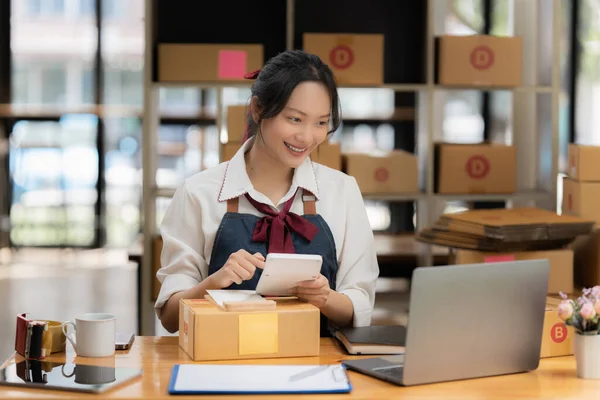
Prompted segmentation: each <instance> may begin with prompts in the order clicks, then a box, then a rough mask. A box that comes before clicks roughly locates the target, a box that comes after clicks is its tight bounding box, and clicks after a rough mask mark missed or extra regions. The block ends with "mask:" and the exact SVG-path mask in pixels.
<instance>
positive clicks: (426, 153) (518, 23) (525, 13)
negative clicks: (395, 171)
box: [0, 0, 561, 335]
mask: <svg viewBox="0 0 600 400" xmlns="http://www.w3.org/2000/svg"><path fill="white" fill-rule="evenodd" d="M294 1H295V0H286V2H287V10H288V13H287V16H286V27H287V29H286V32H287V33H286V46H287V48H290V49H291V48H292V46H293V36H294V34H295V32H294V28H293V27H294V18H295V16H294ZM426 1H427V2H428V7H427V9H428V12H427V27H426V28H427V29H426V32H424V34H425V39H426V49H425V51H426V64H425V68H426V71H425V75H426V81H425V82H423V83H419V84H383V85H373V86H370V85H366V86H363V85H341V86H339V88H340V89H388V90H393V91H395V92H407V93H409V92H413V93H418V94H419V95H420V96H416V99H415V100H416V106H415V110H414V120H415V122H416V124H415V125H416V127H415V136H416V143H417V147H418V148H417V151H416V154H417V156H418V157H419V168H420V169H421V170H424V171H425V176H424V178H425V182H424V188H423V189H424V192H423V193H397V194H396V193H390V194H382V195H364V196H363V198H364V199H365V200H373V201H388V202H403V201H406V202H410V201H418V202H419V207H417V224H418V226H417V230H418V229H422V228H424V227H427V226H430V225H431V224H432V223H434V222H435V221H436V220H437V219H438V217H439V214H440V213H441V212H443V210H444V207H439V206H440V205H442V203H443V202H444V201H467V202H468V201H484V202H485V201H489V202H492V201H515V203H518V202H519V201H521V200H522V201H524V202H528V201H532V202H536V203H537V202H539V203H540V204H544V205H546V206H548V207H552V206H554V203H555V201H556V197H557V195H556V190H557V187H556V182H555V179H556V176H557V174H558V151H559V149H558V125H559V124H558V114H559V96H560V90H561V88H560V52H559V51H556V49H558V48H559V47H560V40H561V34H560V0H552V1H550V0H549V1H546V2H533V1H527V2H526V1H521V2H515V4H514V7H513V10H512V18H511V21H512V24H511V27H510V29H511V33H512V34H513V35H514V36H520V37H524V38H525V40H524V41H523V60H522V66H523V76H524V77H538V76H542V75H544V72H542V69H544V70H545V69H546V68H547V67H549V66H551V69H552V82H551V84H546V83H544V84H538V83H533V84H526V85H521V86H519V87H490V86H445V85H439V84H437V83H436V82H435V73H434V72H435V62H434V58H435V48H434V43H435V38H436V36H437V35H439V34H442V33H444V21H445V20H444V17H445V16H446V15H447V13H448V6H447V2H444V1H438V0H426ZM149 4H152V2H148V3H147V7H146V15H145V17H144V20H145V38H146V39H145V54H144V57H145V62H144V66H145V67H144V106H143V111H144V112H143V114H142V117H143V138H144V140H143V141H142V150H143V164H144V169H143V178H144V179H143V194H144V197H143V200H144V201H143V207H144V215H143V220H144V224H143V232H144V253H145V254H151V253H152V249H153V247H152V239H153V236H154V235H155V233H156V231H157V229H156V198H157V197H162V198H168V197H172V196H173V194H174V193H175V189H173V188H162V187H157V183H156V169H157V164H158V162H157V151H156V149H157V143H158V137H157V136H158V135H157V132H158V125H159V122H160V113H159V101H158V92H159V91H158V89H159V88H163V87H164V88H198V89H209V88H210V89H216V95H217V104H218V107H219V111H218V112H217V115H216V116H215V123H216V125H217V127H218V129H219V130H220V129H221V128H222V125H223V115H224V110H223V107H224V105H223V89H224V88H230V87H231V88H250V86H251V85H252V83H253V82H252V81H239V82H155V81H153V76H152V65H154V61H155V60H153V54H154V52H153V46H154V42H153V41H154V33H155V32H154V29H153V27H152V23H151V22H152V21H153V20H154V18H153V9H152V7H149V6H148V5H149ZM550 7H552V10H549V8H550ZM550 11H551V13H552V21H551V27H552V43H551V44H552V45H551V48H550V46H548V48H546V47H544V48H543V49H542V51H538V49H537V46H538V43H537V40H538V37H539V31H540V27H541V25H543V24H540V21H542V22H544V23H545V22H550V21H546V19H545V18H546V16H548V14H549V13H550ZM390 17H391V18H393V16H390ZM542 18H544V19H543V20H542ZM532 49H534V50H535V51H532ZM552 49H554V50H552ZM457 90H471V91H509V92H512V93H513V94H532V96H525V95H521V96H519V95H517V96H513V106H512V108H513V109H512V112H513V116H514V118H513V119H512V124H513V126H512V128H513V132H515V134H513V137H512V141H513V146H515V148H516V149H517V152H516V153H517V154H516V157H517V165H518V166H519V173H518V176H517V184H518V187H523V188H536V187H538V186H537V183H538V182H540V178H541V177H542V176H543V177H544V178H548V177H550V180H551V181H550V185H549V186H550V187H549V189H548V191H547V192H544V191H540V190H533V189H532V190H531V191H522V192H517V193H511V194H449V195H446V194H436V193H434V160H433V148H434V143H435V142H437V141H440V140H441V139H442V135H441V132H443V121H444V113H443V108H444V105H445V103H444V96H445V94H446V93H444V92H445V91H448V92H451V91H457ZM536 94H548V95H549V97H551V110H545V108H543V107H538V104H537V102H538V96H536ZM546 108H548V107H546ZM1 111H2V110H0V112H1ZM5 112H6V111H5ZM367 119H370V118H367ZM350 120H351V119H350ZM542 129H544V131H543V132H544V134H543V135H540V132H542ZM538 135H539V136H538ZM540 148H551V153H552V156H551V162H550V163H548V164H544V165H543V166H541V163H540V160H539V151H540ZM540 168H543V170H540ZM424 247H425V248H427V249H428V250H426V254H425V256H424V257H422V258H420V259H419V264H420V265H433V255H434V252H432V250H431V247H432V246H424ZM151 258H152V257H144V258H143V265H142V268H141V273H142V276H141V280H140V282H141V288H140V296H141V297H140V298H141V299H142V304H141V308H142V309H141V312H142V332H140V333H141V334H144V335H149V334H152V333H153V332H154V328H153V324H154V319H155V313H154V308H153V302H151V301H149V300H148V299H150V289H151V288H150V283H151V282H152V279H154V276H153V272H152V265H151Z"/></svg>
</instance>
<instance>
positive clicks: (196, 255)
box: [154, 184, 208, 316]
mask: <svg viewBox="0 0 600 400" xmlns="http://www.w3.org/2000/svg"><path fill="white" fill-rule="evenodd" d="M160 231H161V236H162V240H163V248H162V252H161V260H160V261H161V268H160V269H159V270H158V272H157V273H156V277H157V278H158V280H159V282H160V283H161V288H160V292H159V294H158V298H157V299H156V303H155V305H154V308H155V311H156V313H157V315H158V316H160V312H161V310H162V307H163V305H164V304H165V303H166V302H167V300H169V298H170V297H171V296H172V295H173V294H175V293H177V292H180V291H183V290H187V289H190V288H192V287H194V286H195V285H197V284H198V283H199V282H200V281H202V279H203V277H202V271H207V270H208V266H207V264H206V260H205V259H204V257H202V255H201V254H202V249H203V248H204V240H205V238H204V233H203V231H202V210H201V207H200V203H199V201H198V200H197V199H195V198H194V197H193V196H192V195H191V194H190V192H189V190H188V188H187V186H186V184H184V185H183V186H181V187H180V188H179V189H177V191H176V192H175V195H174V196H173V198H172V200H171V202H170V203H169V206H168V208H167V211H166V212H165V215H164V217H163V221H162V225H161V229H160ZM205 274H206V272H205ZM204 278H205V277H204Z"/></svg>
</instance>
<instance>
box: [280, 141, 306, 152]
mask: <svg viewBox="0 0 600 400" xmlns="http://www.w3.org/2000/svg"><path fill="white" fill-rule="evenodd" d="M284 143H285V142H284ZM285 145H286V146H287V147H288V149H290V150H292V151H293V152H296V153H303V152H305V151H306V148H304V149H301V148H299V147H294V146H292V145H291V144H288V143H285Z"/></svg>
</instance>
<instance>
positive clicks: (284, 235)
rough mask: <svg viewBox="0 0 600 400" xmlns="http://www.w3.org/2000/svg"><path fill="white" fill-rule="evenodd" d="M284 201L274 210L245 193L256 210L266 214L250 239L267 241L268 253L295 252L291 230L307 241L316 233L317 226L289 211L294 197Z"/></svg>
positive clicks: (257, 224)
mask: <svg viewBox="0 0 600 400" xmlns="http://www.w3.org/2000/svg"><path fill="white" fill-rule="evenodd" d="M295 197H296V196H295V195H294V196H292V197H291V198H290V199H289V200H288V201H286V202H285V204H284V207H283V210H281V211H280V212H275V211H273V209H272V208H271V207H269V206H268V205H266V204H263V203H259V202H258V201H256V200H254V199H253V198H251V197H250V196H249V195H248V194H246V198H247V199H248V201H249V202H250V204H252V205H253V206H254V207H255V208H256V209H257V210H258V211H260V212H261V213H263V214H266V215H265V216H264V217H262V218H261V219H260V220H259V221H258V222H257V223H256V226H255V227H254V233H253V235H252V241H254V242H266V241H267V240H268V242H269V253H295V249H294V243H293V242H292V236H291V232H292V231H293V232H296V233H297V234H299V235H300V236H302V237H303V238H304V239H306V240H308V241H309V242H310V241H312V240H313V239H314V237H315V235H316V234H317V231H318V228H317V227H316V226H315V225H314V224H313V223H311V222H310V221H308V220H307V219H306V218H304V217H301V216H300V215H298V214H294V213H292V212H289V211H290V208H291V207H292V203H293V202H294V198H295Z"/></svg>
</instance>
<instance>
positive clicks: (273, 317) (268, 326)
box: [238, 312, 279, 356]
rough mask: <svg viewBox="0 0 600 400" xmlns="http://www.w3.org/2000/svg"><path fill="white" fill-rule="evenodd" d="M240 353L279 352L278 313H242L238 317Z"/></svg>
mask: <svg viewBox="0 0 600 400" xmlns="http://www.w3.org/2000/svg"><path fill="white" fill-rule="evenodd" d="M238 323H239V327H238V342H239V344H238V345H239V354H240V355H241V356H243V355H250V354H276V353H278V352H279V332H278V329H279V325H278V320H277V313H276V312H273V313H264V314H262V313H261V314H240V315H239V317H238Z"/></svg>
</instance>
